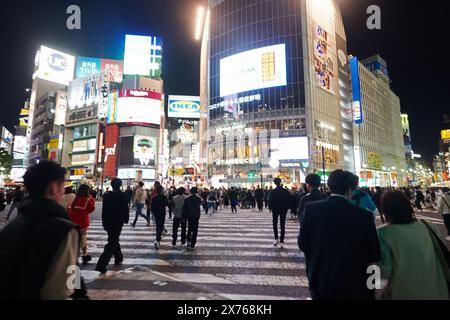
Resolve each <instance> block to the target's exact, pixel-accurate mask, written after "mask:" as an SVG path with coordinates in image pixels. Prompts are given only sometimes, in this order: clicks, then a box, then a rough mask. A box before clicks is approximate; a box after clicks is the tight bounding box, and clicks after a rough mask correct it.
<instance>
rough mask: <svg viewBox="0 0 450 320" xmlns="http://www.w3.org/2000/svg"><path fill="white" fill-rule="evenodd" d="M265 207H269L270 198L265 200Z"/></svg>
mask: <svg viewBox="0 0 450 320" xmlns="http://www.w3.org/2000/svg"><path fill="white" fill-rule="evenodd" d="M264 207H265V208H266V209H267V208H268V207H269V198H267V199H264Z"/></svg>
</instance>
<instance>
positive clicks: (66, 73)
mask: <svg viewBox="0 0 450 320" xmlns="http://www.w3.org/2000/svg"><path fill="white" fill-rule="evenodd" d="M36 63H37V71H36V73H35V75H34V77H35V78H40V79H44V80H47V81H51V82H55V83H59V84H62V85H66V86H67V85H69V82H70V81H72V80H73V75H74V69H75V57H74V56H71V55H69V54H66V53H63V52H60V51H57V50H54V49H51V48H48V47H45V46H41V48H40V50H39V53H38V54H37V55H36Z"/></svg>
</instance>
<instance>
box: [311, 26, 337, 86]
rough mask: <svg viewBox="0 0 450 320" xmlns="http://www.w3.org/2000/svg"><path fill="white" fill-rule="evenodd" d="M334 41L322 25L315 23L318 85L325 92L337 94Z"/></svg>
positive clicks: (315, 68)
mask: <svg viewBox="0 0 450 320" xmlns="http://www.w3.org/2000/svg"><path fill="white" fill-rule="evenodd" d="M333 44H334V39H333V38H332V36H331V35H330V34H329V33H328V32H327V31H326V30H325V29H324V28H323V27H322V26H320V25H318V24H317V23H314V73H315V77H316V84H317V86H318V87H319V88H321V89H324V90H325V91H327V92H329V93H331V94H336V83H337V81H336V71H335V64H334V62H333V56H332V50H335V48H334V47H333Z"/></svg>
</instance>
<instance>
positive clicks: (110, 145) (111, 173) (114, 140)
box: [104, 124, 119, 177]
mask: <svg viewBox="0 0 450 320" xmlns="http://www.w3.org/2000/svg"><path fill="white" fill-rule="evenodd" d="M105 138H106V141H105V165H104V170H105V171H104V175H105V176H106V177H115V176H116V175H117V170H116V168H117V151H118V144H119V126H117V125H115V124H113V125H109V126H107V127H106V135H105Z"/></svg>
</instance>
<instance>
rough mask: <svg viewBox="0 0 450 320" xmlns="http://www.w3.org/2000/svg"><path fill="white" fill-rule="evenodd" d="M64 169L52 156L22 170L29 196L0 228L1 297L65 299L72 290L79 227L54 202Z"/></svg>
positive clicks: (60, 192) (59, 193)
mask: <svg viewBox="0 0 450 320" xmlns="http://www.w3.org/2000/svg"><path fill="white" fill-rule="evenodd" d="M65 174H66V170H65V169H64V168H62V167H61V166H60V165H59V164H57V163H56V162H53V161H41V162H40V163H39V164H37V165H34V166H32V167H30V168H29V169H28V170H27V171H26V173H25V175H24V177H23V179H24V183H25V187H26V188H27V190H28V192H29V197H28V198H27V199H25V200H24V201H23V202H22V203H21V205H20V206H19V208H18V210H19V215H18V217H17V218H16V219H14V220H13V221H11V222H10V223H9V224H8V225H7V226H6V227H5V228H3V229H2V230H1V231H0V261H1V262H2V263H0V288H1V290H0V300H17V299H25V300H64V299H68V298H69V297H70V296H71V295H72V294H73V293H74V289H75V288H71V287H70V286H68V283H70V281H69V280H70V279H69V278H70V277H73V273H70V272H68V270H70V268H69V267H72V266H73V267H74V268H73V272H77V270H78V267H77V259H78V255H79V251H80V233H79V230H78V227H77V226H76V225H75V224H73V223H72V222H71V221H70V220H69V217H68V215H67V213H66V211H65V210H64V208H63V207H61V206H60V205H59V204H58V203H59V202H60V201H61V200H62V197H63V194H64V181H65ZM77 289H79V288H77Z"/></svg>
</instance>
